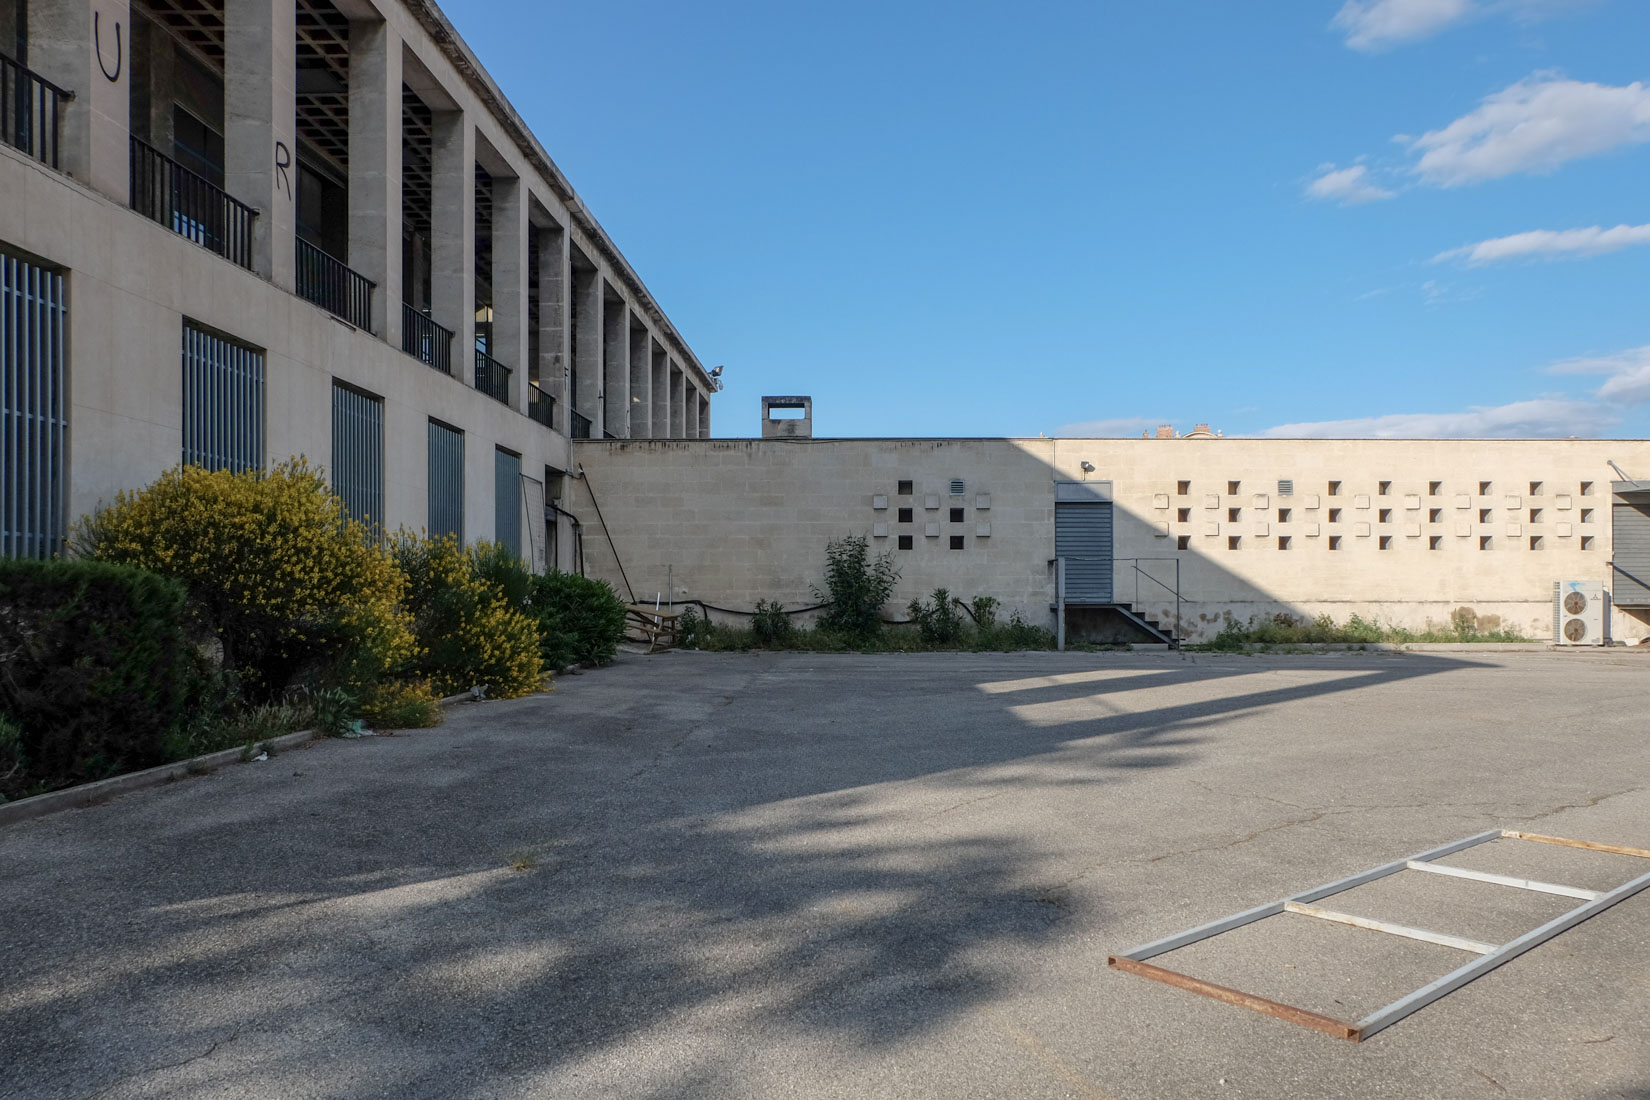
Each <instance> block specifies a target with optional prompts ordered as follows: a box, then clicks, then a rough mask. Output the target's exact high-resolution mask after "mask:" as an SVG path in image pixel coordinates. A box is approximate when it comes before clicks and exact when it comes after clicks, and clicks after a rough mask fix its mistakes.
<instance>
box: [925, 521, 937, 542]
mask: <svg viewBox="0 0 1650 1100" xmlns="http://www.w3.org/2000/svg"><path fill="white" fill-rule="evenodd" d="M922 533H923V534H925V535H927V536H928V537H929V538H931V539H937V538H939V537H940V525H939V524H937V523H928V524H924V525H923V528H922Z"/></svg>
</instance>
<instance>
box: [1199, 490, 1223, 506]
mask: <svg viewBox="0 0 1650 1100" xmlns="http://www.w3.org/2000/svg"><path fill="white" fill-rule="evenodd" d="M1203 507H1205V508H1210V509H1218V508H1219V507H1220V498H1219V497H1218V496H1215V495H1214V494H1213V493H1210V494H1209V495H1208V496H1206V497H1204V498H1203Z"/></svg>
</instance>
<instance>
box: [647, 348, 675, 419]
mask: <svg viewBox="0 0 1650 1100" xmlns="http://www.w3.org/2000/svg"><path fill="white" fill-rule="evenodd" d="M648 344H649V346H650V347H651V348H652V349H653V371H652V374H653V377H652V379H651V383H650V386H649V392H650V394H651V396H652V398H653V409H652V413H651V415H650V416H649V417H648V424H649V426H650V427H651V428H652V429H653V432H652V435H653V438H654V439H667V438H669V436H670V354H669V353H668V352H666V351H665V349H664V348H663V347H662V346H661V345H660V344H659V342H658V341H657V340H650V341H648Z"/></svg>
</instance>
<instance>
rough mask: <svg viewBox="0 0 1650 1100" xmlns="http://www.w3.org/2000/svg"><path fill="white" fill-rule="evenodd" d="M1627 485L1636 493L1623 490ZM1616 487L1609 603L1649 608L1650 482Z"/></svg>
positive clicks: (1612, 514) (1611, 512)
mask: <svg viewBox="0 0 1650 1100" xmlns="http://www.w3.org/2000/svg"><path fill="white" fill-rule="evenodd" d="M1628 486H1631V487H1633V489H1636V490H1637V491H1623V490H1624V488H1625V487H1628ZM1638 486H1643V488H1642V489H1640V488H1638ZM1615 488H1616V496H1615V501H1614V503H1613V504H1612V505H1611V507H1610V555H1611V559H1612V561H1613V562H1614V568H1613V569H1611V583H1610V600H1611V602H1612V603H1614V604H1615V605H1616V606H1617V607H1650V482H1644V481H1639V482H1630V481H1624V482H1618V483H1617V484H1616V486H1615Z"/></svg>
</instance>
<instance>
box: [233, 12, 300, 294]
mask: <svg viewBox="0 0 1650 1100" xmlns="http://www.w3.org/2000/svg"><path fill="white" fill-rule="evenodd" d="M292 10H293V0H224V135H223V144H224V185H225V186H224V190H226V191H228V192H229V193H230V194H231V195H233V196H234V197H235V198H237V199H240V200H241V201H242V202H244V203H246V204H247V205H248V206H250V207H252V208H253V209H254V210H256V211H257V212H258V216H257V217H256V218H254V219H253V221H252V227H253V246H252V256H253V268H254V269H255V270H256V271H257V272H258V274H260V275H262V276H264V277H265V278H267V279H269V280H270V281H272V282H273V283H274V284H275V285H276V286H278V287H282V288H284V289H286V290H293V289H295V284H294V282H293V269H294V266H295V264H294V256H293V248H294V247H295V246H294V243H293V242H294V239H295V238H294V235H295V231H296V228H297V216H298V206H297V189H298V138H297V117H296V108H295V107H294V100H293V96H294V85H295V84H296V82H297V60H296V51H297V41H298V32H297V29H296V26H295V24H294V22H293V14H292Z"/></svg>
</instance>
